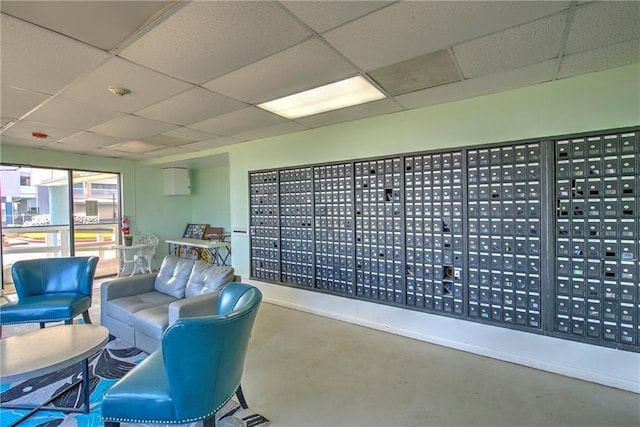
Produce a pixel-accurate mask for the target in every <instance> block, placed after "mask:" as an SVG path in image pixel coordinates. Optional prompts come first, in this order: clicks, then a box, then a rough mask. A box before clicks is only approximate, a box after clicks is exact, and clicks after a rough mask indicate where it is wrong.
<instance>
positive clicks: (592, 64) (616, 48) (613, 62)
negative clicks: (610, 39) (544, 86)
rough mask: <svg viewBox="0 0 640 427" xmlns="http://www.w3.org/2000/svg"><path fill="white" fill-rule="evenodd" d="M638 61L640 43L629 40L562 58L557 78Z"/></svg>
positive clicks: (639, 59)
mask: <svg viewBox="0 0 640 427" xmlns="http://www.w3.org/2000/svg"><path fill="white" fill-rule="evenodd" d="M638 61H640V42H639V41H638V40H630V41H628V42H624V43H618V44H616V45H613V46H607V47H601V48H600V49H594V50H590V51H587V52H580V53H575V54H573V55H567V56H564V57H563V58H562V63H561V64H560V70H559V71H558V78H559V79H563V78H566V77H572V76H577V75H579V74H585V73H590V72H593V71H600V70H606V69H608V68H614V67H620V66H622V65H627V64H632V63H634V62H638Z"/></svg>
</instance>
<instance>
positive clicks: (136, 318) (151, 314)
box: [131, 303, 169, 340]
mask: <svg viewBox="0 0 640 427" xmlns="http://www.w3.org/2000/svg"><path fill="white" fill-rule="evenodd" d="M131 320H132V324H133V328H134V329H135V330H137V331H138V332H141V333H143V334H145V335H147V336H149V337H151V338H154V339H156V340H160V339H162V333H163V332H164V330H165V329H167V326H169V303H166V304H161V305H157V306H155V307H149V308H145V309H144V310H140V311H136V312H135V313H134V314H133V316H132V317H131Z"/></svg>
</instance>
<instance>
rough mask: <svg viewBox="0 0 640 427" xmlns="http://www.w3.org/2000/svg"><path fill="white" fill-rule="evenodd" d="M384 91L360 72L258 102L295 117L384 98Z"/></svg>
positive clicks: (281, 114) (279, 112)
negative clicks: (278, 97) (291, 93)
mask: <svg viewBox="0 0 640 427" xmlns="http://www.w3.org/2000/svg"><path fill="white" fill-rule="evenodd" d="M384 97H385V96H384V94H383V93H382V92H380V91H379V90H378V89H377V88H376V87H375V86H373V85H372V84H371V83H369V82H368V81H367V79H365V78H364V77H362V76H356V77H352V78H350V79H346V80H341V81H339V82H335V83H330V84H328V85H325V86H320V87H317V88H315V89H309V90H306V91H304V92H300V93H296V94H293V95H289V96H285V97H284V98H280V99H275V100H273V101H268V102H264V103H262V104H259V105H258V107H260V108H262V109H264V110H267V111H270V112H272V113H274V114H277V115H279V116H282V117H286V118H287V119H298V118H300V117H306V116H311V115H313V114H318V113H324V112H325V111H332V110H338V109H340V108H345V107H351V106H352V105H358V104H364V103H365V102H371V101H376V100H378V99H382V98H384Z"/></svg>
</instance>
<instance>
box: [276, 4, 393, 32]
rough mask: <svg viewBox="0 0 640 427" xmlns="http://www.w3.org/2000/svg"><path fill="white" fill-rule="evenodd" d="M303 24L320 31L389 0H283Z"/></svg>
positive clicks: (380, 6)
mask: <svg viewBox="0 0 640 427" xmlns="http://www.w3.org/2000/svg"><path fill="white" fill-rule="evenodd" d="M281 3H282V4H283V5H284V6H285V7H286V8H287V9H289V10H290V11H291V12H293V14H294V15H296V16H297V17H298V18H300V19H301V20H303V21H304V23H305V24H307V25H308V26H310V27H311V28H313V29H314V30H315V31H317V32H318V33H322V32H324V31H327V30H329V29H331V28H334V27H337V26H338V25H340V24H344V23H345V22H348V21H351V20H353V19H355V18H359V17H361V16H363V15H366V14H368V13H371V12H373V11H374V10H377V9H380V8H383V7H385V6H387V5H389V4H391V3H393V2H391V1H283V2H281Z"/></svg>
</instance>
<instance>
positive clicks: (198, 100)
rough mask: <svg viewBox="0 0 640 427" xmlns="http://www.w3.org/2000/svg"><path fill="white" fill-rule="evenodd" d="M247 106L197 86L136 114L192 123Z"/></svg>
mask: <svg viewBox="0 0 640 427" xmlns="http://www.w3.org/2000/svg"><path fill="white" fill-rule="evenodd" d="M246 106H247V105H246V104H244V103H242V102H238V101H236V100H234V99H231V98H227V97H226V96H222V95H219V94H217V93H213V92H211V91H208V90H206V89H203V88H201V87H195V88H193V89H190V90H188V91H186V92H182V93H180V94H178V95H175V96H172V97H171V98H168V99H165V100H164V101H160V102H158V103H156V104H153V105H151V106H149V107H147V108H145V109H143V110H140V111H138V112H136V115H138V116H142V117H148V118H150V119H155V120H160V121H163V122H168V123H174V124H177V125H190V124H191V123H196V122H201V121H202V120H205V119H208V118H210V117H214V116H219V115H221V114H225V113H229V112H231V111H235V110H239V109H241V108H244V107H246Z"/></svg>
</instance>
